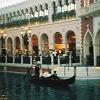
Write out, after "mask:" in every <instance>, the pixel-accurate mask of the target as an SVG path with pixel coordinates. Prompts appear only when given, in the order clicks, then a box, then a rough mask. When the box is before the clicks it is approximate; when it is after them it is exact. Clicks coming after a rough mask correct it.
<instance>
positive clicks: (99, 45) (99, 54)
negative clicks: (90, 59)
mask: <svg viewBox="0 0 100 100" xmlns="http://www.w3.org/2000/svg"><path fill="white" fill-rule="evenodd" d="M94 46H95V48H94V49H95V50H94V51H95V52H94V53H95V59H96V65H98V66H100V29H99V30H98V32H97V34H96V36H95V38H94Z"/></svg>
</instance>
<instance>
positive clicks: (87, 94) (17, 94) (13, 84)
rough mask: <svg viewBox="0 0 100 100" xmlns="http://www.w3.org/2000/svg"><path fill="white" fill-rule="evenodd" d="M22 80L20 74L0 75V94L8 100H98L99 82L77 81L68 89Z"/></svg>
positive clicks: (99, 92)
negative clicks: (38, 84) (37, 84)
mask: <svg viewBox="0 0 100 100" xmlns="http://www.w3.org/2000/svg"><path fill="white" fill-rule="evenodd" d="M23 78H24V76H23V75H22V74H12V73H0V91H1V92H0V93H1V94H5V95H6V96H7V97H8V100H100V87H99V85H97V84H100V80H77V81H76V82H75V84H73V85H72V86H70V87H63V88H58V87H55V88H54V87H43V86H36V85H33V84H30V83H28V82H25V81H23ZM1 94H0V95H1Z"/></svg>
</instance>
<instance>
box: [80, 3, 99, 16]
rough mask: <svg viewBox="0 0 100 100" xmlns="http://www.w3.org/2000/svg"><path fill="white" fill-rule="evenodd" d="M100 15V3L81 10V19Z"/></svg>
mask: <svg viewBox="0 0 100 100" xmlns="http://www.w3.org/2000/svg"><path fill="white" fill-rule="evenodd" d="M98 15H100V1H97V2H96V3H92V4H90V5H89V6H87V7H83V8H81V9H80V14H79V17H83V16H86V17H89V16H98Z"/></svg>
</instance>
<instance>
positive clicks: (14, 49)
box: [13, 38, 16, 63]
mask: <svg viewBox="0 0 100 100" xmlns="http://www.w3.org/2000/svg"><path fill="white" fill-rule="evenodd" d="M15 53H16V47H15V41H14V38H13V63H15Z"/></svg>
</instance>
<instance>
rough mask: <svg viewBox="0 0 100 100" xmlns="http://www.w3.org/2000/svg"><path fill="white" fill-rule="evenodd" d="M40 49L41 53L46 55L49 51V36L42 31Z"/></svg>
mask: <svg viewBox="0 0 100 100" xmlns="http://www.w3.org/2000/svg"><path fill="white" fill-rule="evenodd" d="M41 49H42V54H43V55H47V54H48V52H49V38H48V35H47V34H46V33H43V34H42V35H41Z"/></svg>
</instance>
